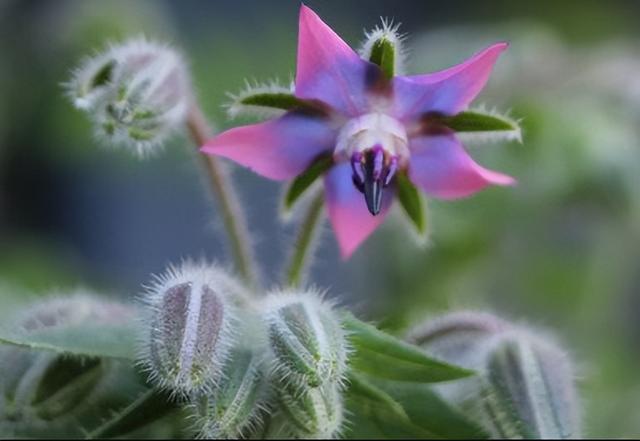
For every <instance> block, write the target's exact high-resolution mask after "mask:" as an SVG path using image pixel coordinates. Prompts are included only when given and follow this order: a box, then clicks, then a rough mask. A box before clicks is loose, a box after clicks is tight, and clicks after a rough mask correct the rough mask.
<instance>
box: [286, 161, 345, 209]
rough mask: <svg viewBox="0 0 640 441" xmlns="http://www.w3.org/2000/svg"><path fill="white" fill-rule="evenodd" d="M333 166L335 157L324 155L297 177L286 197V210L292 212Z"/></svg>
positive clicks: (290, 185)
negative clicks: (304, 195) (306, 193)
mask: <svg viewBox="0 0 640 441" xmlns="http://www.w3.org/2000/svg"><path fill="white" fill-rule="evenodd" d="M332 165H333V157H332V156H331V155H323V156H320V157H318V158H317V159H316V160H315V161H313V163H312V164H311V165H310V166H309V167H308V168H307V169H306V170H305V171H304V172H302V174H301V175H299V176H298V177H296V178H295V179H294V180H293V181H292V182H291V184H289V187H288V188H287V191H286V193H285V196H284V209H285V211H288V210H290V209H291V208H292V207H293V205H294V204H295V203H296V201H297V200H298V199H300V197H301V196H302V195H303V194H304V192H305V191H306V190H307V189H308V188H309V187H311V184H313V183H314V182H315V180H316V179H318V178H319V177H320V175H322V174H323V173H324V172H326V171H327V170H329V168H331V166H332Z"/></svg>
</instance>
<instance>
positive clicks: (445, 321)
mask: <svg viewBox="0 0 640 441" xmlns="http://www.w3.org/2000/svg"><path fill="white" fill-rule="evenodd" d="M409 340H410V341H412V342H413V343H415V344H417V345H419V346H421V347H423V348H424V349H425V350H426V351H428V352H429V353H430V354H433V355H436V356H438V357H440V358H442V359H444V360H446V361H449V362H451V363H455V364H458V365H461V366H464V367H467V368H469V369H474V370H476V371H478V373H479V375H477V376H475V377H470V378H468V379H464V380H461V381H457V382H455V383H452V384H448V385H447V384H445V385H441V386H438V387H437V389H438V390H439V391H440V392H441V393H442V394H443V395H444V396H445V397H446V398H448V399H449V400H450V401H452V402H453V403H455V404H457V405H458V406H460V407H461V408H463V409H464V410H465V411H466V413H467V414H468V415H469V416H470V417H472V418H474V419H475V420H477V421H478V422H480V423H481V424H482V425H483V426H484V427H485V429H486V430H487V432H488V433H490V434H491V435H492V437H494V438H542V439H547V438H552V439H567V438H577V437H580V427H579V418H578V414H579V401H578V399H577V394H576V391H575V385H574V378H573V368H572V364H571V361H570V359H569V357H568V356H567V355H566V354H565V353H564V351H562V350H561V349H560V348H559V347H558V346H557V345H556V344H555V343H554V342H553V341H550V340H549V339H548V338H547V337H545V336H540V335H538V334H537V333H534V332H532V331H531V330H529V329H526V328H523V327H522V326H518V325H514V324H511V323H509V322H507V321H504V320H502V319H500V318H497V317H495V316H493V315H491V314H486V313H477V312H459V313H453V314H449V315H446V316H444V317H442V318H437V319H434V320H432V321H430V322H427V323H426V324H425V325H422V326H419V327H417V328H416V329H414V331H412V332H411V333H410V335H409Z"/></svg>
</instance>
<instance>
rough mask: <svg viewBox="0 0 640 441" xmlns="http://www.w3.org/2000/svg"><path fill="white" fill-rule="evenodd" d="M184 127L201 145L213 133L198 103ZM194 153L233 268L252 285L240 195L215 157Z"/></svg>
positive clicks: (250, 254) (252, 270) (253, 272)
mask: <svg viewBox="0 0 640 441" xmlns="http://www.w3.org/2000/svg"><path fill="white" fill-rule="evenodd" d="M187 128H188V129H189V133H190V134H191V137H192V138H193V140H194V141H195V143H196V145H197V147H200V146H202V145H204V144H205V143H206V142H207V141H208V140H209V139H210V138H211V137H212V136H213V131H212V130H211V128H210V127H209V125H208V124H207V120H206V118H205V117H204V115H203V113H202V110H201V109H200V107H198V105H197V104H194V105H193V106H192V108H191V111H190V112H189V116H188V118H187ZM197 155H198V158H199V159H200V160H201V161H202V163H203V170H204V171H205V172H206V177H207V181H208V183H209V185H210V186H211V189H212V191H213V194H214V195H215V196H216V199H217V202H218V208H219V210H220V213H221V215H222V220H223V222H224V226H225V229H226V231H227V238H228V239H229V242H230V245H231V252H232V254H233V258H234V260H235V265H236V270H237V271H238V273H239V274H240V275H241V276H242V277H243V278H244V280H245V281H246V282H247V283H248V284H249V285H251V286H255V285H256V283H257V281H256V277H257V274H256V270H255V268H254V266H255V260H254V258H253V250H252V249H251V245H250V243H251V241H250V240H249V231H248V229H247V221H246V217H245V215H244V212H243V210H242V207H241V206H240V204H239V203H238V201H239V198H238V195H237V193H236V191H235V189H234V187H233V185H232V183H231V178H230V176H229V173H228V171H227V169H226V167H225V166H224V164H222V163H221V162H220V161H219V160H218V159H217V158H216V157H214V156H210V155H204V154H202V153H200V152H197Z"/></svg>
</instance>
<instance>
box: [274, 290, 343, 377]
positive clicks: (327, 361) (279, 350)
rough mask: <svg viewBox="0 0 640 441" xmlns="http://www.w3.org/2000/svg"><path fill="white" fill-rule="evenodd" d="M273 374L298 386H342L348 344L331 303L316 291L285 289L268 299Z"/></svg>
mask: <svg viewBox="0 0 640 441" xmlns="http://www.w3.org/2000/svg"><path fill="white" fill-rule="evenodd" d="M262 309H263V311H264V312H263V320H264V323H265V326H266V328H267V334H268V337H269V345H270V348H271V353H272V357H273V362H272V369H273V375H274V376H275V377H277V378H278V379H280V381H282V382H284V383H289V384H292V385H294V386H295V387H302V388H309V387H311V388H314V387H319V386H321V385H322V384H324V383H328V384H335V385H338V386H340V385H342V383H343V382H344V377H345V373H346V368H347V357H348V353H349V350H348V345H347V339H346V336H345V332H344V330H343V329H342V325H341V323H340V321H339V319H338V317H337V316H336V313H335V312H334V311H333V309H332V307H331V305H330V304H329V303H328V302H326V301H324V300H322V299H321V297H320V294H319V293H318V292H315V291H301V292H300V291H294V290H291V291H283V292H279V293H274V294H271V295H270V296H268V297H267V298H266V299H265V300H264V304H263V308H262Z"/></svg>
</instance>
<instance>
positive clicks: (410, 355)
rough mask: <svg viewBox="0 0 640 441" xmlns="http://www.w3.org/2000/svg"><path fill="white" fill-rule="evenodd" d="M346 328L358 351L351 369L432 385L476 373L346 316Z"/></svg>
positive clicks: (352, 358) (377, 375)
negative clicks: (431, 355) (436, 357)
mask: <svg viewBox="0 0 640 441" xmlns="http://www.w3.org/2000/svg"><path fill="white" fill-rule="evenodd" d="M343 325H344V327H345V328H346V330H347V332H348V333H349V340H350V342H351V344H352V346H353V348H354V349H355V351H354V353H353V354H352V355H351V358H350V363H351V366H352V368H354V369H355V370H358V371H360V372H364V373H366V374H369V375H371V376H373V377H380V378H387V379H392V380H398V381H415V382H421V383H433V382H439V381H449V380H455V379H458V378H464V377H468V376H471V375H473V374H474V372H473V371H470V370H468V369H464V368H461V367H458V366H454V365H451V364H448V363H445V362H443V361H440V360H436V359H434V358H431V357H429V356H428V355H426V354H425V353H424V352H423V351H422V350H421V349H419V348H418V347H416V346H413V345H410V344H408V343H406V342H404V341H402V340H399V339H397V338H395V337H393V336H391V335H389V334H386V333H384V332H382V331H380V330H378V329H376V328H375V327H374V326H371V325H369V324H366V323H363V322H361V321H359V320H357V319H356V318H354V317H353V316H352V315H346V316H345V318H344V319H343Z"/></svg>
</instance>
